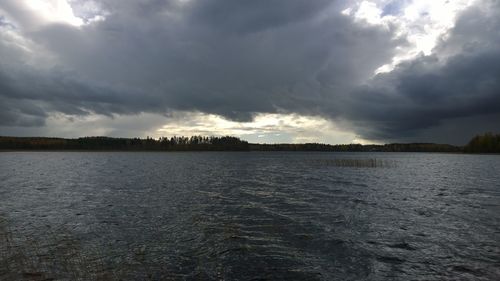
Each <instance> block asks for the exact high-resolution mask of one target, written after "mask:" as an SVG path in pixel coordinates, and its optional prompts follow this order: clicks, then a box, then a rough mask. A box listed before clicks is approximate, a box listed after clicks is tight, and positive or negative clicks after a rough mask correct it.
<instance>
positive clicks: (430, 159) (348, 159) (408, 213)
mask: <svg viewBox="0 0 500 281" xmlns="http://www.w3.org/2000/svg"><path fill="white" fill-rule="evenodd" d="M23 279H26V280H79V279H80V280H120V279H121V280H149V279H152V280H391V279H394V280H500V156H498V155H491V156H488V155H459V154H424V153H422V154H411V153H357V154H356V153H301V152H295V153H287V152H265V153H258V152H248V153H245V152H243V153H238V152H233V153H231V152H227V153H225V152H221V153H215V152H207V153H203V152H197V153H138V152H136V153H133V152H132V153H116V152H115V153H98V152H86V153H78V152H6V153H0V280H23Z"/></svg>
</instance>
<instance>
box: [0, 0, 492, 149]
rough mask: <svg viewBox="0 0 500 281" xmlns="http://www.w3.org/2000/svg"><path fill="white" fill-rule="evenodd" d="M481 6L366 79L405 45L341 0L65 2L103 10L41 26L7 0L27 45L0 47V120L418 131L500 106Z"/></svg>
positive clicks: (378, 135) (80, 9)
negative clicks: (176, 117)
mask: <svg viewBox="0 0 500 281" xmlns="http://www.w3.org/2000/svg"><path fill="white" fill-rule="evenodd" d="M481 3H482V5H478V6H477V7H475V8H472V9H469V11H467V12H466V13H465V14H464V15H462V16H461V18H460V20H459V22H458V23H457V26H456V27H455V28H454V29H453V30H452V31H451V33H450V35H449V38H448V39H446V40H443V42H441V43H440V44H439V46H438V47H437V48H436V53H435V54H434V55H432V56H427V57H423V56H422V57H419V58H417V59H415V60H413V61H410V62H407V63H404V64H402V65H400V66H398V67H397V68H396V69H395V70H394V71H392V72H390V73H387V74H380V75H377V76H376V77H375V78H373V79H372V78H371V77H372V75H373V72H374V70H375V69H377V68H378V67H379V66H381V65H383V64H385V63H387V62H388V61H390V59H391V58H392V57H393V56H394V54H395V52H396V47H398V46H402V45H404V44H406V43H405V40H404V38H397V37H395V31H394V30H392V29H391V28H390V27H389V28H387V27H382V26H372V25H368V24H366V23H363V22H357V21H354V20H353V19H352V18H351V17H348V16H345V15H342V14H341V13H340V11H341V10H342V9H343V8H344V7H345V6H346V4H347V2H345V1H327V0H319V1H299V0H291V1H279V0H273V1H269V0H267V1H264V0H257V1H246V0H245V1H244V0H241V1H235V0H231V1H229V0H227V1H226V0H224V1H220V0H219V1H215V0H206V1H197V0H191V1H185V2H180V1H177V0H171V1H156V0H150V1H118V0H102V1H77V0H73V1H72V4H73V6H74V8H75V11H76V14H77V15H79V16H82V17H84V18H85V19H86V20H89V19H92V18H93V17H95V16H96V15H99V13H100V12H102V11H100V10H101V9H102V10H105V11H106V12H105V13H104V12H103V14H106V19H105V20H104V21H95V22H90V23H89V24H87V25H84V26H82V27H79V28H77V27H74V26H70V25H67V24H62V23H59V24H58V23H51V24H45V25H41V24H39V22H37V19H36V18H34V17H33V16H32V15H30V14H29V13H28V12H26V11H25V10H23V9H20V6H19V2H18V1H13V0H7V1H4V2H2V4H1V5H0V11H2V10H3V11H4V12H5V15H1V14H0V16H1V17H0V19H1V20H0V23H1V24H0V37H2V36H3V37H4V38H7V36H8V35H7V33H6V29H7V28H9V29H15V31H16V32H18V33H19V34H20V35H21V36H22V37H24V38H27V40H28V42H27V43H26V44H32V46H33V48H35V49H36V51H35V52H26V51H23V50H22V48H21V49H20V48H19V46H16V45H15V44H7V43H5V42H7V41H6V40H3V42H0V58H2V61H3V62H4V63H2V64H0V102H1V105H0V110H1V112H2V113H1V116H0V118H1V121H0V126H3V127H4V128H6V127H8V126H17V127H18V126H40V125H43V124H44V120H45V119H46V118H47V117H48V116H50V115H51V114H55V113H65V114H68V115H75V116H79V115H88V114H102V115H109V116H113V115H131V114H138V113H141V112H147V113H157V114H168V113H169V112H171V111H176V110H188V111H201V112H206V113H215V114H218V115H221V116H224V117H226V118H229V119H232V120H237V121H248V120H250V119H251V118H252V117H253V116H254V115H255V114H256V113H261V112H263V113H274V112H291V113H299V114H312V115H323V116H325V117H327V118H331V119H332V120H336V121H337V122H343V124H347V125H346V126H350V128H351V129H354V130H355V131H356V132H358V133H359V134H361V135H362V136H363V137H365V138H373V139H383V140H393V139H402V138H406V137H407V138H409V139H411V138H413V139H418V137H419V136H426V134H427V133H426V132H428V131H429V130H431V129H432V130H434V129H433V128H436V127H439V126H443V124H448V123H449V120H452V119H454V118H468V117H471V118H472V117H474V118H476V117H477V116H479V115H485V116H486V115H487V114H489V115H487V116H491V114H493V115H494V114H496V113H498V110H499V109H500V106H499V92H498V90H499V89H500V85H499V83H500V82H499V79H498V78H497V77H500V75H499V74H500V73H499V67H498V66H499V65H500V64H499V63H500V53H499V51H498V50H497V49H498V48H495V47H494V46H498V43H500V42H499V40H498V37H499V36H498V31H497V30H498V27H500V23H499V20H498V19H499V18H500V15H499V14H498V11H499V10H500V9H499V6H498V4H497V3H495V2H491V1H490V2H488V1H484V2H481ZM484 3H486V4H484ZM488 5H492V6H491V7H488ZM487 8H490V9H487ZM491 11H496V12H491ZM478 18H479V19H480V20H472V19H478ZM477 30H481V32H479V33H478V32H477ZM9 38H10V37H9ZM9 40H11V41H12V40H14V39H12V38H10V39H9ZM488 118H491V117H488ZM474 120H476V119H474ZM483 121H485V122H488V121H487V120H483ZM490 123H491V122H490ZM471 126H473V125H471ZM426 130H427V131H426Z"/></svg>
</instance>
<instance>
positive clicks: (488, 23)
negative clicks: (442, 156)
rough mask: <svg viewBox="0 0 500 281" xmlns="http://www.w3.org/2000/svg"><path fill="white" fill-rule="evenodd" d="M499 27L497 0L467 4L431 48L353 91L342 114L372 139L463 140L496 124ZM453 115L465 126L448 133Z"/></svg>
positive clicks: (499, 102) (498, 121)
mask: <svg viewBox="0 0 500 281" xmlns="http://www.w3.org/2000/svg"><path fill="white" fill-rule="evenodd" d="M498 28H500V4H499V3H498V2H486V4H485V5H484V6H478V7H474V8H471V9H469V10H467V11H466V12H465V13H464V14H462V15H461V17H460V18H459V20H458V22H457V24H456V27H455V28H454V29H452V30H451V32H450V33H449V34H448V36H449V37H448V38H447V39H446V40H443V41H442V42H441V43H440V44H439V45H438V46H437V47H436V50H435V54H433V55H430V56H420V57H418V58H416V59H414V60H412V61H410V62H407V63H403V64H401V65H399V66H398V67H397V68H396V69H395V70H394V71H392V72H390V73H385V74H380V75H377V77H375V78H374V79H373V80H371V81H370V82H369V83H367V84H366V85H364V86H363V87H360V88H358V89H357V90H355V91H354V92H353V94H352V95H351V96H350V100H349V102H348V104H349V105H350V106H349V107H348V110H347V111H345V112H344V113H343V114H344V115H345V116H346V118H347V119H348V120H351V121H352V122H351V124H354V125H355V126H357V130H358V131H359V132H360V133H361V134H362V135H364V136H366V137H368V138H372V139H383V140H384V139H385V140H386V139H392V140H398V139H404V140H408V139H422V140H429V139H432V138H433V139H442V140H443V141H446V142H455V143H457V142H458V143H463V142H465V141H466V140H468V139H469V138H470V136H471V135H473V134H477V133H478V129H479V128H482V129H483V130H498V129H500V125H499V124H500V119H499V116H500V78H499V77H500V49H499V48H498V46H499V45H500V34H499V33H498ZM454 119H455V120H459V121H460V123H462V124H463V126H462V127H461V128H460V130H456V131H455V132H454V133H450V131H449V130H446V126H450V125H451V124H454V123H456V121H454ZM471 120H474V122H471ZM436 128H439V129H438V130H436ZM427 131H430V132H433V135H432V136H429V133H428V132H427ZM440 131H441V132H442V133H440Z"/></svg>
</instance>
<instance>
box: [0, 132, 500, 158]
mask: <svg viewBox="0 0 500 281" xmlns="http://www.w3.org/2000/svg"><path fill="white" fill-rule="evenodd" d="M0 150H4V151H5V150H75V151H79V150H88V151H332V152H450V153H460V152H465V153H500V134H493V133H485V134H482V135H478V136H475V137H474V138H472V139H471V141H470V142H469V143H468V144H467V145H465V146H454V145H449V144H435V143H391V144H382V145H375V144H370V145H361V144H336V145H330V144H322V143H303V144H287V143H283V144H257V143H248V142H247V141H244V140H241V139H239V138H237V137H232V136H223V137H215V136H211V137H207V136H191V137H183V136H180V137H177V136H176V137H170V138H167V137H161V138H159V139H154V138H150V137H147V138H145V139H141V138H111V137H82V138H76V139H65V138H47V137H0Z"/></svg>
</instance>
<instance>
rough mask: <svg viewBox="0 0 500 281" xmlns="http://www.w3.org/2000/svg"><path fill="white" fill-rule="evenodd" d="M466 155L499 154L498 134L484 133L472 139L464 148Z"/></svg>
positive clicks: (499, 137)
mask: <svg viewBox="0 0 500 281" xmlns="http://www.w3.org/2000/svg"><path fill="white" fill-rule="evenodd" d="M464 152H467V153H500V134H493V133H486V134H483V135H478V136H475V137H474V138H472V140H471V141H470V142H469V143H468V144H467V145H466V146H465V147H464Z"/></svg>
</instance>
